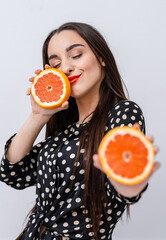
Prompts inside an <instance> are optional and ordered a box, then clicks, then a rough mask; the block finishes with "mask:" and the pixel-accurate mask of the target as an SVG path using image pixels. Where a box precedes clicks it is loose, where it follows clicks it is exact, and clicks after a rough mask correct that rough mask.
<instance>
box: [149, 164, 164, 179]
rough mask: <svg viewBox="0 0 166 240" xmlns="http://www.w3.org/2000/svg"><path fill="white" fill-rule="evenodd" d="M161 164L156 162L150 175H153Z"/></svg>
mask: <svg viewBox="0 0 166 240" xmlns="http://www.w3.org/2000/svg"><path fill="white" fill-rule="evenodd" d="M160 166H161V164H160V163H159V162H155V163H154V165H153V168H152V171H151V173H150V176H149V177H151V176H152V175H153V174H154V173H155V172H156V171H157V170H158V169H159V168H160Z"/></svg>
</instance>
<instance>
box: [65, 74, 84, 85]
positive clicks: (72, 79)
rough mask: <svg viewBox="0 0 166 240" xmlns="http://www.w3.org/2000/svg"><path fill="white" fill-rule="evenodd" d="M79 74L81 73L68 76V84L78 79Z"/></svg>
mask: <svg viewBox="0 0 166 240" xmlns="http://www.w3.org/2000/svg"><path fill="white" fill-rule="evenodd" d="M80 76H81V74H80V75H73V76H70V77H68V79H69V81H70V84H73V83H75V82H76V81H77V80H78V79H79V77H80Z"/></svg>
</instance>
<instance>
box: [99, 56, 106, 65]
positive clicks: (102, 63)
mask: <svg viewBox="0 0 166 240" xmlns="http://www.w3.org/2000/svg"><path fill="white" fill-rule="evenodd" d="M100 64H101V66H103V67H105V66H106V64H105V62H104V60H103V59H102V58H100Z"/></svg>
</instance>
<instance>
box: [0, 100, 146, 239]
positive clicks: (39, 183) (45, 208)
mask: <svg viewBox="0 0 166 240" xmlns="http://www.w3.org/2000/svg"><path fill="white" fill-rule="evenodd" d="M135 122H138V123H139V124H140V126H141V130H142V131H143V132H145V123H144V117H143V114H142V111H141V109H140V108H139V106H138V105H137V104H136V103H134V102H132V101H127V100H126V101H120V102H119V103H117V104H116V105H115V106H114V107H113V109H111V111H110V112H109V115H108V122H107V125H106V132H107V131H109V130H110V129H112V128H114V127H116V126H124V125H128V126H132V125H133V124H134V123H135ZM85 125H86V123H84V124H80V125H78V124H73V125H70V126H68V127H67V128H66V129H65V131H63V132H61V133H60V134H59V135H58V136H57V137H53V136H52V137H49V138H47V139H46V140H44V141H42V142H40V143H39V144H37V145H36V146H34V147H33V149H32V150H31V151H30V152H29V153H28V154H27V155H26V156H25V157H24V158H23V159H21V160H20V161H19V162H17V163H15V164H12V163H10V162H9V161H8V159H7V158H6V156H5V154H4V156H3V158H2V161H1V167H0V180H1V181H3V182H5V183H6V184H8V185H9V186H11V187H13V188H15V189H24V188H26V187H29V186H33V185H36V196H37V197H36V204H37V209H36V211H35V212H34V213H32V214H31V215H30V217H29V220H30V224H29V227H28V228H27V229H26V230H25V232H24V234H23V235H22V236H21V237H20V240H24V239H26V240H30V239H33V240H37V239H38V236H39V227H40V224H43V225H44V226H46V230H45V231H44V233H43V234H42V236H41V239H42V240H55V239H61V236H64V237H65V238H66V239H72V240H76V239H84V240H85V239H86V240H90V239H91V240H92V239H94V238H93V230H92V224H91V221H90V219H89V217H88V212H87V209H85V206H84V204H83V194H84V187H85V185H84V169H83V163H82V161H81V159H82V158H80V160H79V161H78V163H77V166H76V173H75V175H73V168H74V165H75V164H76V163H75V157H76V153H77V149H78V146H79V140H80V135H81V132H82V130H83V129H84V126H85ZM11 141H12V138H11V139H10V140H9V141H8V142H7V144H6V146H5V149H6V150H7V148H8V146H9V144H10V142H11ZM6 150H5V151H6ZM84 151H85V150H84V149H81V150H80V153H81V155H82V156H83V153H84ZM72 182H73V185H71V183H72ZM105 187H106V190H107V196H108V200H109V203H108V210H107V213H106V214H105V213H104V211H103V213H102V216H101V223H100V229H99V234H98V237H99V239H106V240H108V239H112V231H113V229H114V227H115V225H116V223H117V221H118V220H119V218H120V217H121V215H122V214H123V212H124V210H125V209H126V206H127V205H128V204H133V203H135V202H137V201H138V200H139V199H140V197H141V194H142V193H141V194H139V195H138V196H136V197H133V198H125V197H123V196H121V195H120V194H118V193H117V192H116V190H115V189H114V188H113V186H112V185H111V183H110V181H109V180H108V177H107V176H106V181H105Z"/></svg>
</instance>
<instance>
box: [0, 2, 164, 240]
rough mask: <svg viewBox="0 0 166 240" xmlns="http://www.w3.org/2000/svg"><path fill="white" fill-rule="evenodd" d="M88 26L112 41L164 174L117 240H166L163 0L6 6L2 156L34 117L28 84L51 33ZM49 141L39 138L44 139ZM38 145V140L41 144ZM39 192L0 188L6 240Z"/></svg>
mask: <svg viewBox="0 0 166 240" xmlns="http://www.w3.org/2000/svg"><path fill="white" fill-rule="evenodd" d="M68 21H78V22H86V23H89V24H91V25H93V26H94V27H96V28H97V29H98V30H99V31H100V32H101V33H102V34H103V36H104V37H105V38H106V40H107V42H108V44H109V46H110V48H111V50H112V52H113V54H114V56H115V59H116V61H117V64H118V67H119V70H120V73H121V76H122V78H123V80H124V81H125V83H126V85H127V87H128V90H129V93H130V99H131V100H134V101H135V102H137V104H138V105H139V106H140V107H141V108H142V110H143V112H144V116H145V119H146V130H147V134H150V133H152V134H153V135H154V137H155V143H156V144H157V145H158V146H159V147H160V152H159V154H158V155H157V157H156V160H158V161H160V162H161V165H162V166H161V168H160V170H159V171H158V172H157V173H156V174H155V175H154V177H153V179H152V180H151V181H150V184H149V188H148V190H147V191H146V193H145V194H144V195H143V197H142V199H141V200H140V202H139V203H137V204H135V205H133V206H132V207H131V217H130V219H128V220H126V216H124V217H123V220H122V221H120V222H119V223H118V224H117V227H116V228H115V231H114V234H113V236H114V240H125V239H126V240H144V239H146V240H153V239H155V240H164V239H166V207H165V206H166V188H165V183H166V173H165V172H166V168H165V167H166V156H165V155H166V154H165V148H166V147H165V144H166V139H165V136H166V130H165V119H166V108H165V103H166V100H165V98H166V97H165V92H166V47H165V45H166V1H165V0H101V1H100V0H83V1H79V0H69V1H68V0H66V1H65V0H58V1H57V0H47V1H46V0H14V1H13V0H10V1H9V0H5V1H2V0H1V4H0V31H1V37H0V69H1V70H0V100H1V101H0V103H1V117H0V121H1V124H0V154H1V156H2V155H3V148H4V144H5V142H6V140H7V139H8V138H9V137H10V136H11V135H12V134H13V133H15V132H17V131H18V129H19V128H20V127H21V125H22V123H23V122H24V121H25V120H26V118H27V117H28V115H29V114H30V103H29V97H27V96H26V94H25V92H26V89H27V88H28V87H29V82H28V78H29V77H31V76H33V72H34V70H35V69H37V68H41V67H42V57H41V48H42V44H43V41H44V40H45V38H46V36H47V35H48V33H49V32H50V31H51V30H53V29H54V28H57V27H58V26H59V25H61V24H62V23H64V22H68ZM43 137H44V132H42V133H41V135H40V136H39V139H38V140H40V139H42V138H43ZM38 140H37V141H38ZM34 200H35V189H34V188H27V189H25V190H22V191H18V190H15V189H12V188H10V187H8V186H7V185H5V184H4V183H2V182H1V183H0V240H13V239H14V238H15V237H16V236H17V234H18V233H19V232H20V231H21V229H22V227H23V222H24V219H25V217H26V215H27V213H28V212H29V210H30V209H31V208H32V206H33V205H34Z"/></svg>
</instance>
